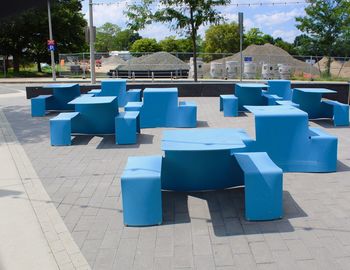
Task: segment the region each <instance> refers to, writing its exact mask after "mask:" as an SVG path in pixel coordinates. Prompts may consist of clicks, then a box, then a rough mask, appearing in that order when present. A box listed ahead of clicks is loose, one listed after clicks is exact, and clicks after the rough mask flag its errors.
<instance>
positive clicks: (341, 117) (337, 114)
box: [321, 100, 349, 126]
mask: <svg viewBox="0 0 350 270" xmlns="http://www.w3.org/2000/svg"><path fill="white" fill-rule="evenodd" d="M321 103H322V104H323V105H324V106H325V107H326V108H327V107H328V110H331V113H332V114H333V123H334V125H335V126H348V125H349V105H348V104H344V103H340V102H338V101H334V100H322V101H321Z"/></svg>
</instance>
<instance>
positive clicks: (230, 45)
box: [204, 22, 239, 60]
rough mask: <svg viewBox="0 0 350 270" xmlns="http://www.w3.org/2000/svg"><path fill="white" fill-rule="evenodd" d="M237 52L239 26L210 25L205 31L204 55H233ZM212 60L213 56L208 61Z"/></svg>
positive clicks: (228, 24)
mask: <svg viewBox="0 0 350 270" xmlns="http://www.w3.org/2000/svg"><path fill="white" fill-rule="evenodd" d="M238 51H239V26H238V24H237V23H235V22H232V23H224V24H219V25H212V26H210V27H209V28H208V30H207V31H205V46H204V52H205V53H235V52H238ZM212 59H214V57H213V56H210V57H209V60H212Z"/></svg>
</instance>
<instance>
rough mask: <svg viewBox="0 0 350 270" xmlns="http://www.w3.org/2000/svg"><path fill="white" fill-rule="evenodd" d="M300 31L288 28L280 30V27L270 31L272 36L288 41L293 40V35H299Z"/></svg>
mask: <svg viewBox="0 0 350 270" xmlns="http://www.w3.org/2000/svg"><path fill="white" fill-rule="evenodd" d="M300 34H301V32H300V31H299V30H294V29H293V30H289V31H286V30H280V29H277V30H275V31H273V32H272V36H273V37H274V38H278V37H280V38H282V39H283V40H285V41H288V42H293V41H294V39H295V37H296V36H298V35H300Z"/></svg>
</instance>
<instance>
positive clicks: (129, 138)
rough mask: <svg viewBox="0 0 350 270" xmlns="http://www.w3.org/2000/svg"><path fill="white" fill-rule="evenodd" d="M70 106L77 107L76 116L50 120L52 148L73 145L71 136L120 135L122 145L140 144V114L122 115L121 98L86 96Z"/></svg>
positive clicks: (72, 102)
mask: <svg viewBox="0 0 350 270" xmlns="http://www.w3.org/2000/svg"><path fill="white" fill-rule="evenodd" d="M69 103H70V104H73V105H75V112H74V113H60V114H59V115H58V116H56V117H54V118H52V119H50V133H51V145H56V146H59V145H70V144H71V134H90V135H105V134H116V137H117V138H116V143H118V144H133V143H136V133H137V132H139V131H140V129H139V124H138V113H137V112H133V113H121V114H119V112H118V101H117V97H92V96H89V95H82V96H80V97H78V98H76V99H74V100H72V101H71V102H69ZM117 127H118V128H117Z"/></svg>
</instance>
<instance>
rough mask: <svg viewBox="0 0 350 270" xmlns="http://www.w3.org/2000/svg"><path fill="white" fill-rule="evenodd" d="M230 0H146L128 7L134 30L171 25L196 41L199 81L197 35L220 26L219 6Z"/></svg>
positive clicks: (195, 77) (193, 41) (194, 58)
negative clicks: (204, 28) (206, 27)
mask: <svg viewBox="0 0 350 270" xmlns="http://www.w3.org/2000/svg"><path fill="white" fill-rule="evenodd" d="M229 2H230V1H229V0H170V1H169V0H160V1H159V5H157V6H156V5H155V4H154V0H142V1H141V2H140V3H139V4H132V5H130V6H128V9H127V12H126V14H127V16H128V18H129V22H128V25H129V26H130V27H131V28H132V29H136V30H138V29H141V28H144V27H145V25H147V24H150V23H152V22H154V21H155V22H161V23H168V25H169V27H170V28H171V29H174V30H177V31H179V32H181V33H183V34H185V35H187V36H188V37H191V39H192V49H193V63H194V80H195V81H197V33H198V29H199V27H200V26H202V25H205V24H210V23H218V22H219V21H221V20H222V19H223V18H222V16H221V15H220V13H219V12H218V11H217V10H216V9H215V7H216V6H222V5H226V4H228V3H229Z"/></svg>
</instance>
